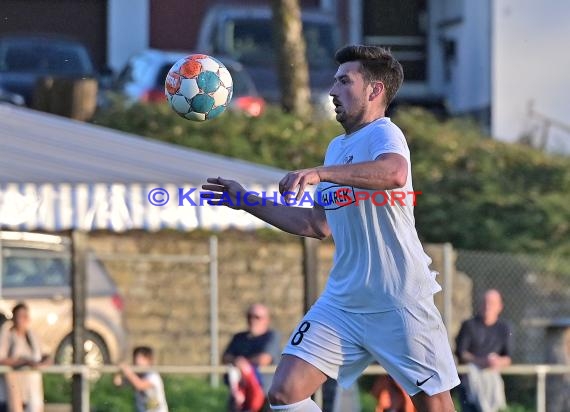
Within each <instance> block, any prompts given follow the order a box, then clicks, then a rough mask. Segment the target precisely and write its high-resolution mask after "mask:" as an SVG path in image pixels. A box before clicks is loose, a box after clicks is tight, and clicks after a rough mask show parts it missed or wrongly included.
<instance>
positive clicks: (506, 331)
mask: <svg viewBox="0 0 570 412" xmlns="http://www.w3.org/2000/svg"><path fill="white" fill-rule="evenodd" d="M502 310H503V301H502V298H501V294H500V293H499V292H498V291H497V290H495V289H491V290H488V291H486V292H485V294H484V296H483V299H482V300H481V303H480V307H479V312H478V314H477V315H476V316H475V317H473V318H472V319H469V320H466V321H465V322H463V324H462V325H461V329H460V331H459V334H458V336H457V340H456V344H457V346H456V354H457V358H458V360H459V363H460V364H467V365H469V373H468V374H467V375H466V376H463V379H462V384H461V386H460V387H459V394H460V397H461V403H462V406H463V411H464V412H471V411H474V412H479V411H483V412H494V411H498V410H500V409H503V408H504V407H506V400H505V390H504V384H503V380H502V378H501V375H500V373H499V370H500V369H501V368H504V367H506V366H509V365H510V364H511V353H512V334H511V328H510V326H509V325H508V323H507V322H505V321H503V320H501V319H499V315H500V314H501V312H502Z"/></svg>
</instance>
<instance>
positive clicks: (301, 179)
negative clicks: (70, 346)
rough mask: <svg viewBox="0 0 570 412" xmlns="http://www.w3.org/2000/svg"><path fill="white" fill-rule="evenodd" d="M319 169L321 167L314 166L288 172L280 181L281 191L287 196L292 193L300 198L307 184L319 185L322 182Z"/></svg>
mask: <svg viewBox="0 0 570 412" xmlns="http://www.w3.org/2000/svg"><path fill="white" fill-rule="evenodd" d="M319 170H320V168H319V167H313V168H311V169H302V170H296V171H294V172H289V173H287V174H286V175H285V177H284V178H283V179H281V181H280V182H279V192H280V193H281V194H282V195H283V196H285V197H287V195H290V194H291V193H292V194H293V195H294V196H295V198H296V199H297V200H300V199H301V197H302V196H303V193H305V188H306V187H307V185H317V184H319V183H320V182H321V176H320V174H319Z"/></svg>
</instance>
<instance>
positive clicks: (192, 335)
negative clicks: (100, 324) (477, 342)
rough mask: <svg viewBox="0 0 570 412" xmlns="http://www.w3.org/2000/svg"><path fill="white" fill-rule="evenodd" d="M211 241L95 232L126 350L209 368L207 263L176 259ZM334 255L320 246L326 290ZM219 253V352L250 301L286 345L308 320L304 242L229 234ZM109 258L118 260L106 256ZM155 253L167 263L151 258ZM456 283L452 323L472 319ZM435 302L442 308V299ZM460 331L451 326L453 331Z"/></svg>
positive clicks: (221, 238) (464, 290)
mask: <svg viewBox="0 0 570 412" xmlns="http://www.w3.org/2000/svg"><path fill="white" fill-rule="evenodd" d="M209 236H210V235H209V234H207V233H201V232H193V233H179V232H159V233H144V232H129V233H126V234H111V233H92V234H90V238H89V244H90V247H91V249H92V250H93V251H94V252H95V253H96V254H99V255H100V256H103V259H102V260H103V263H104V264H105V266H106V268H107V270H108V271H109V273H110V275H111V277H112V278H113V279H114V280H115V282H116V283H117V285H118V287H119V289H120V291H121V293H122V295H123V297H124V299H125V324H126V327H127V329H128V331H129V336H130V341H129V346H130V347H131V348H132V347H133V346H136V345H143V344H145V345H151V346H152V347H154V348H155V350H156V352H157V355H158V356H157V358H158V359H157V360H158V362H159V363H161V364H171V365H180V364H188V365H191V364H208V363H209V360H210V332H209V298H210V292H209V290H210V288H209V274H208V273H209V272H208V265H207V264H205V263H189V262H184V261H181V260H180V259H176V258H172V257H188V256H190V255H192V256H196V255H201V256H204V255H207V254H208V238H209ZM426 249H427V251H428V253H429V254H430V255H431V256H432V258H433V259H434V264H433V265H432V266H433V267H434V269H436V270H439V271H440V272H441V271H442V269H441V267H442V266H441V263H442V259H441V247H440V246H438V245H429V246H428V247H427V248H426ZM333 252H334V246H333V244H332V242H328V241H325V242H323V243H322V244H321V245H320V247H319V279H320V285H321V288H322V287H323V286H324V284H325V281H326V276H327V272H328V269H329V268H330V265H331V263H332V257H333ZM218 253H219V259H218V262H219V339H220V351H222V350H223V349H224V347H225V346H226V345H227V343H228V341H229V339H230V338H231V336H232V335H233V334H234V333H235V332H237V331H240V330H243V329H244V328H245V327H246V322H245V317H244V313H245V310H246V308H247V306H248V305H249V304H251V303H253V302H262V303H265V304H267V305H268V306H269V307H270V308H271V311H272V319H273V327H274V328H275V329H277V330H278V331H279V332H280V333H281V335H282V343H285V341H286V340H287V338H288V336H289V333H290V332H291V331H292V329H293V328H294V327H295V325H296V324H297V322H298V321H299V319H300V318H301V316H302V315H303V278H302V262H301V257H302V244H301V240H300V239H299V238H298V237H295V236H292V235H287V234H282V233H274V232H269V233H268V232H256V233H243V232H224V233H222V234H220V235H218ZM108 254H113V255H114V256H113V258H109V257H108V258H104V256H105V255H108ZM155 255H162V256H163V257H162V258H161V257H158V258H156V259H154V258H153V259H149V257H150V256H155ZM164 255H168V256H169V257H165V256H164ZM121 256H123V257H124V259H122V258H121ZM137 256H138V258H137ZM455 277H456V278H457V279H458V280H454V282H453V283H454V297H453V302H454V310H458V311H459V313H461V315H458V316H454V320H455V319H456V320H460V319H462V318H464V317H467V316H468V315H469V314H470V310H471V300H470V296H471V288H470V284H469V282H468V281H466V280H465V279H464V278H463V277H462V275H461V274H456V276H455ZM440 280H441V279H440ZM439 295H441V294H439ZM436 300H437V302H438V303H439V301H440V300H441V298H440V297H437V298H436ZM455 323H456V322H454V324H455ZM457 327H458V326H457V325H455V326H454V325H452V330H456V329H457Z"/></svg>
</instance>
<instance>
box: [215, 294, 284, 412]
mask: <svg viewBox="0 0 570 412" xmlns="http://www.w3.org/2000/svg"><path fill="white" fill-rule="evenodd" d="M270 322H271V319H270V316H269V310H268V308H267V307H266V306H265V305H262V304H259V303H256V304H253V305H251V306H250V307H249V309H248V311H247V325H248V329H247V331H244V332H240V333H237V334H236V335H234V337H233V338H232V340H231V341H230V343H229V345H228V347H227V348H226V350H225V351H224V355H223V357H222V362H223V363H224V364H232V365H234V366H235V367H236V368H231V369H230V373H229V374H228V381H229V385H230V390H231V392H232V403H237V404H238V405H243V404H244V402H245V403H247V400H246V399H242V398H243V397H247V396H248V394H249V393H251V391H250V389H251V388H250V386H251V385H248V380H249V382H251V379H249V378H248V376H249V375H251V374H250V373H249V371H250V370H252V369H253V371H254V373H255V375H256V379H257V380H258V381H259V384H261V386H262V387H263V389H264V390H265V392H266V391H267V390H268V388H269V386H270V385H271V376H265V375H260V374H259V373H258V372H257V367H259V366H267V365H273V364H275V363H276V361H277V360H279V356H280V354H281V350H280V344H279V334H278V333H277V332H275V331H274V330H272V329H270ZM238 372H239V374H237V373H238ZM236 374H237V375H236ZM236 379H237V380H239V381H240V382H239V387H238V382H236ZM253 383H254V384H255V382H253ZM244 387H245V389H244ZM236 398H237V399H236ZM237 410H239V409H237Z"/></svg>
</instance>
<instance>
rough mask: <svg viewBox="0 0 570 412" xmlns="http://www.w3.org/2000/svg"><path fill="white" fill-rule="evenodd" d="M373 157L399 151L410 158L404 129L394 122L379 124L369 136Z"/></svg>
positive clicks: (398, 152) (371, 155)
mask: <svg viewBox="0 0 570 412" xmlns="http://www.w3.org/2000/svg"><path fill="white" fill-rule="evenodd" d="M369 139H370V142H369V148H370V157H371V159H376V158H378V156H380V155H382V154H385V153H397V154H399V155H401V156H403V157H405V158H406V159H409V158H410V151H409V149H408V144H407V143H406V139H405V137H404V134H403V133H402V131H401V130H400V129H399V128H398V127H397V126H396V125H394V124H393V123H389V124H383V125H380V126H378V127H377V128H376V129H374V131H373V132H372V133H371V134H370V136H369Z"/></svg>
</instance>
